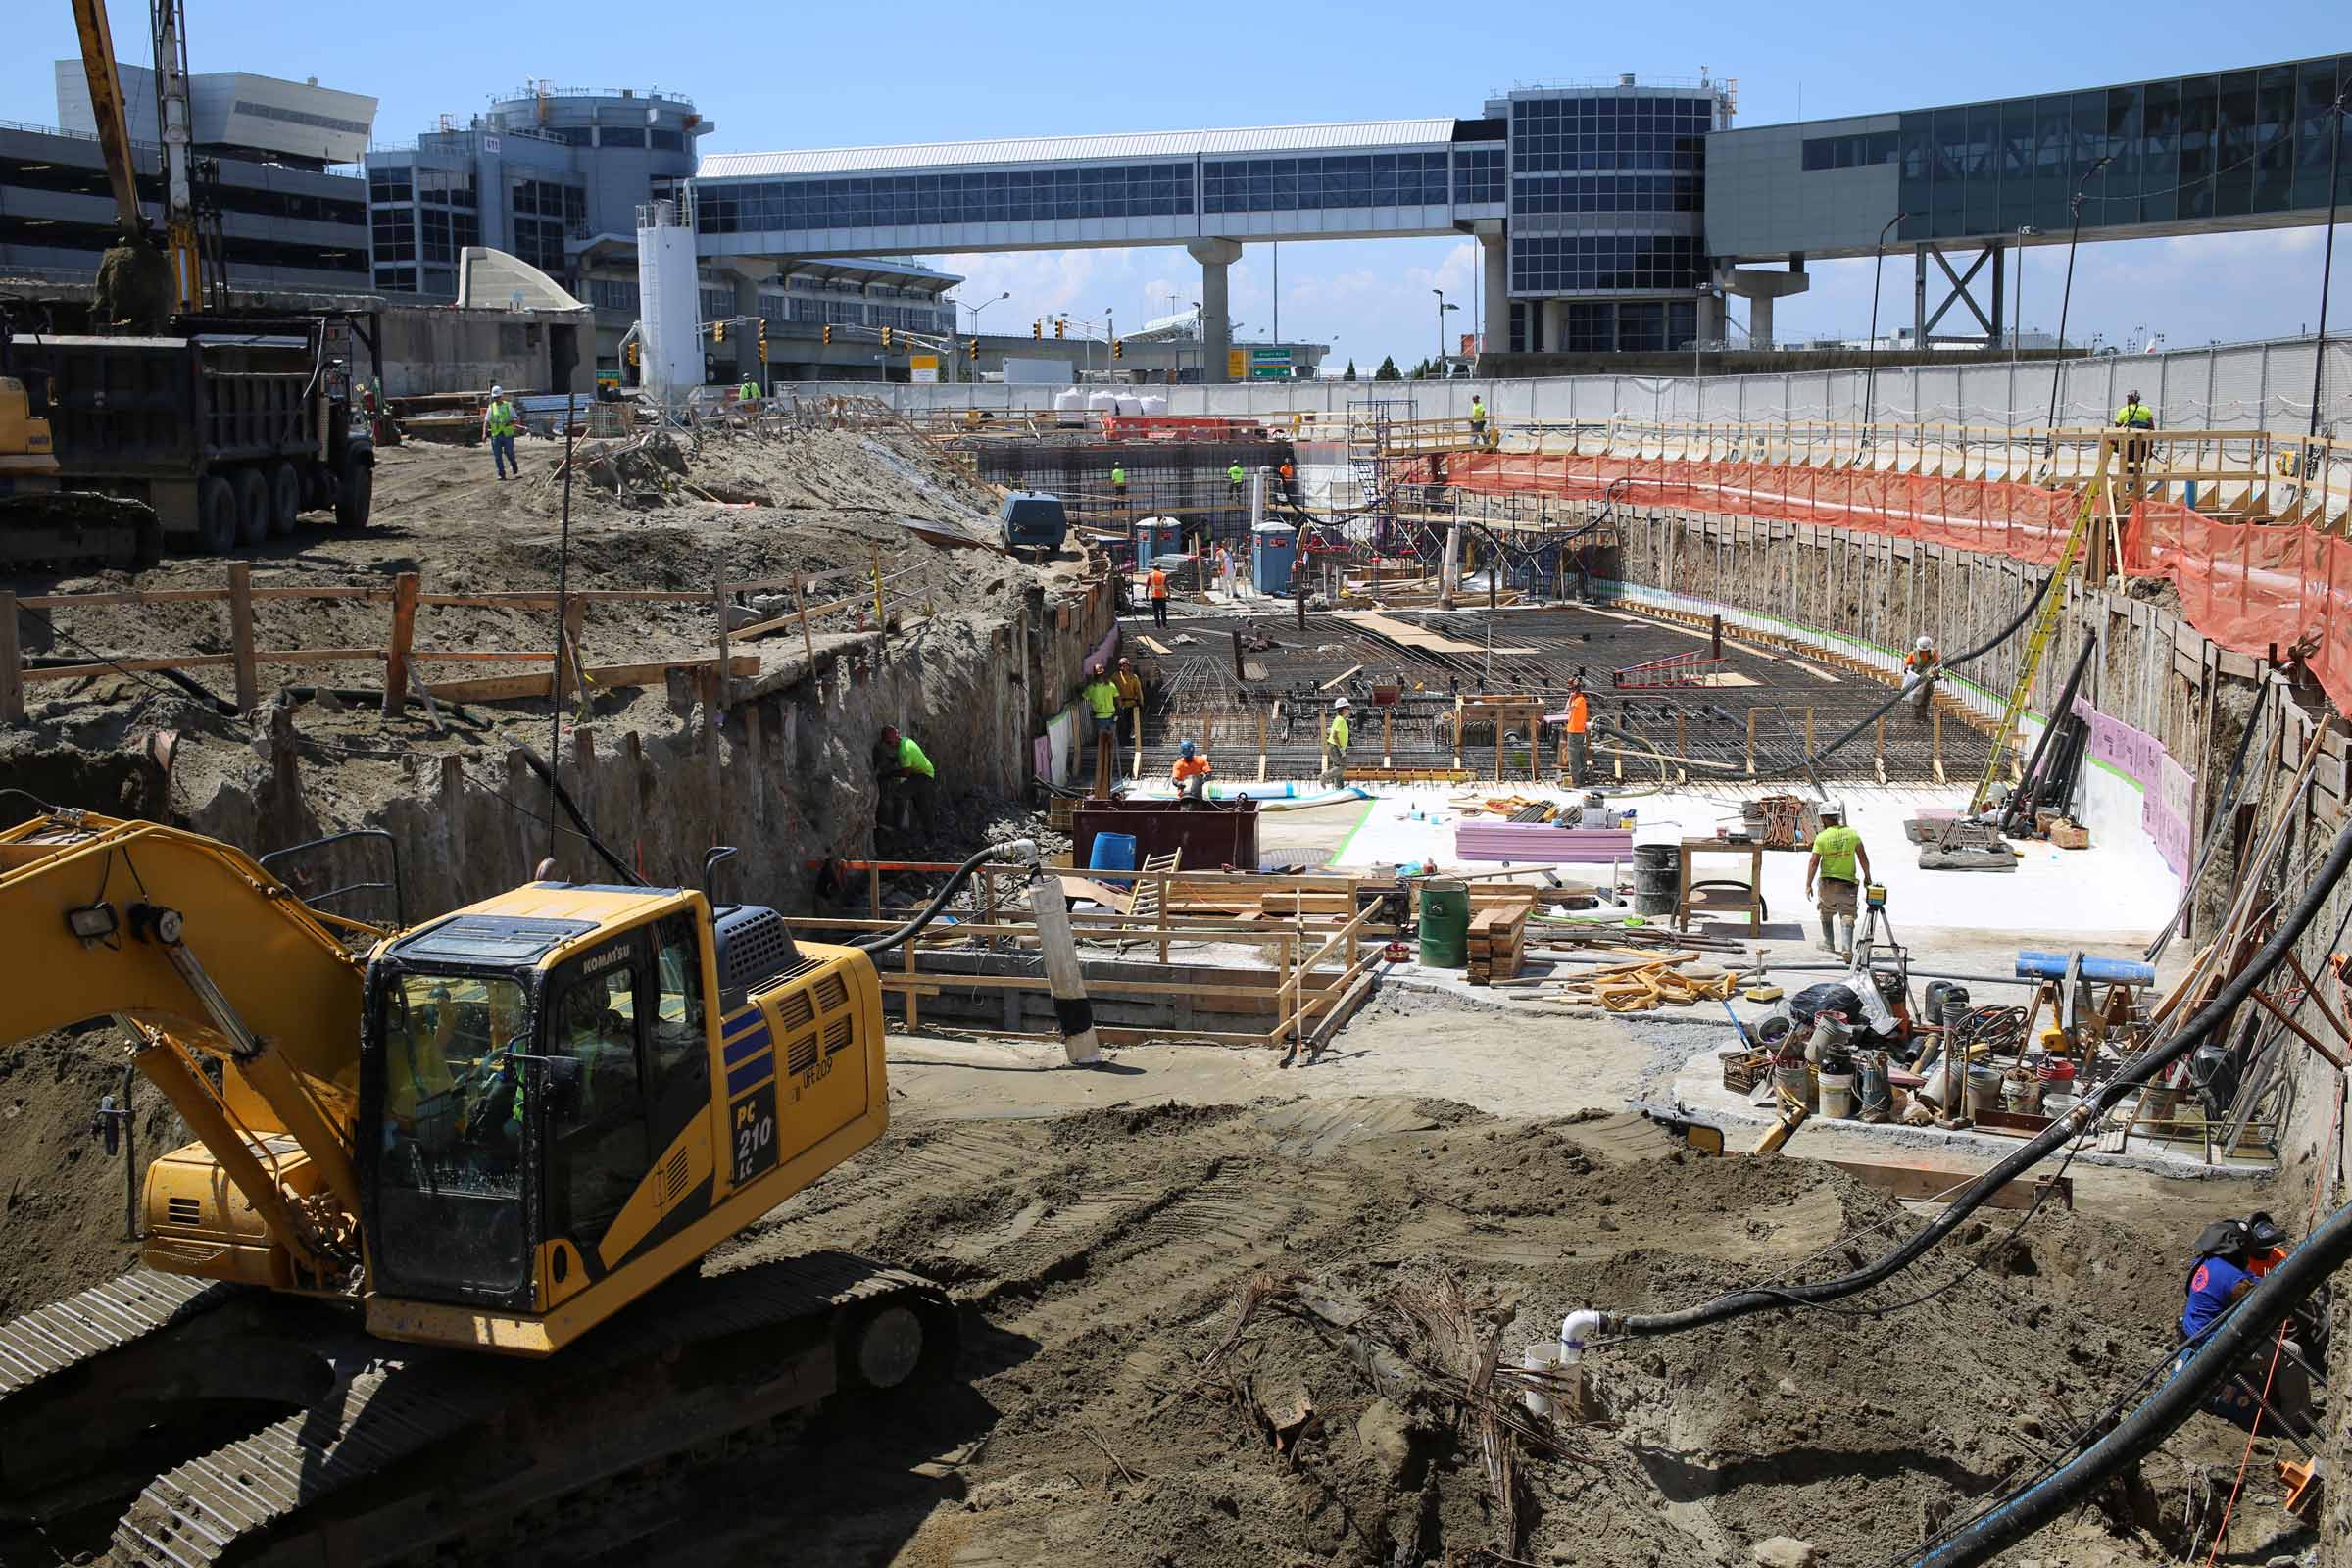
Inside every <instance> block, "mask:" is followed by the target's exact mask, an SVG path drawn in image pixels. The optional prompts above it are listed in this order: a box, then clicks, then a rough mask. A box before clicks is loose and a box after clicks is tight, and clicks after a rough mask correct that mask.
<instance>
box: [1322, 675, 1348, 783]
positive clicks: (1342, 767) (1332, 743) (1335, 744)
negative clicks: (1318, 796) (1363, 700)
mask: <svg viewBox="0 0 2352 1568" xmlns="http://www.w3.org/2000/svg"><path fill="white" fill-rule="evenodd" d="M1323 747H1324V764H1325V765H1324V768H1323V787H1324V788H1326V789H1334V790H1336V789H1341V788H1343V787H1345V786H1346V785H1347V783H1348V699H1347V698H1345V697H1343V698H1341V699H1340V700H1339V701H1338V702H1336V703H1333V704H1332V705H1331V724H1330V727H1329V728H1327V729H1325V730H1324V731H1323Z"/></svg>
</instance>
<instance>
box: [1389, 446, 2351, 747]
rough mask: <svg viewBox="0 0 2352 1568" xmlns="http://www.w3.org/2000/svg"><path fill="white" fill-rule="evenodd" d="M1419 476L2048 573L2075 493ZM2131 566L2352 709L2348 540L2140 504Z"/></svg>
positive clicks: (1746, 475) (2220, 630)
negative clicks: (2296, 652) (1897, 543)
mask: <svg viewBox="0 0 2352 1568" xmlns="http://www.w3.org/2000/svg"><path fill="white" fill-rule="evenodd" d="M1412 471H1413V472H1414V473H1415V474H1416V475H1417V477H1416V478H1415V479H1414V481H1413V482H1420V483H1429V482H1436V483H1444V484H1447V485H1452V486H1455V487H1458V488H1460V489H1464V490H1471V491H1490V492H1494V493H1496V494H1519V495H1549V496H1560V497H1565V498H1570V499H1581V500H1592V501H1599V500H1602V499H1604V498H1606V497H1608V496H1610V495H1611V494H1612V492H1613V493H1614V495H1615V497H1616V498H1617V499H1618V500H1620V501H1621V502H1623V503H1624V504H1625V505H1627V506H1631V507H1677V508H1685V509H1689V510H1692V511H1700V512H1716V513H1726V514H1734V515H1741V516H1749V517H1770V518H1777V519H1780V520H1784V521H1789V522H1801V523H1810V524H1815V525H1818V526H1822V527H1831V528H1850V529H1853V530H1855V531H1857V532H1861V533H1872V534H1885V535H1891V536H1893V537H1895V538H1901V539H1918V540H1924V541H1926V542H1928V543H1930V544H1938V545H1945V546H1949V547H1951V548H1953V549H1958V550H1971V551H1978V552H1982V553H1985V554H1987V555H1999V556H2007V557H2009V558H2010V559H2011V560H2013V561H2022V562H2031V563H2033V564H2037V565H2048V564H2051V563H2053V562H2055V561H2056V560H2057V559H2058V552H2059V550H2060V549H2061V548H2062V547H2063V546H2064V544H2065V542H2066V536H2067V534H2068V532H2069V531H2070V530H2072V528H2073V527H2074V522H2075V515H2076V512H2077V509H2078V508H2080V507H2081V505H2082V496H2081V494H2080V492H2077V491H2073V490H2045V489H2043V488H2042V487H2040V486H2039V485H2034V484H2025V483H2018V482H2015V481H2009V480H1999V479H1946V478H1934V477H1927V476H1922V475H1914V474H1902V473H1885V472H1880V471H1877V470H1873V469H1853V468H1807V467H1794V466H1785V465H1781V464H1771V463H1722V462H1706V461H1692V462H1682V461H1679V460H1676V459H1671V458H1627V457H1610V456H1605V455H1599V456H1584V455H1569V454H1561V455H1550V454H1540V453H1481V454H1456V455H1453V456H1449V457H1447V458H1446V459H1444V460H1443V462H1442V463H1439V462H1434V461H1430V460H1423V461H1422V462H1419V463H1416V464H1414V465H1413V466H1412ZM2124 565H2125V569H2126V571H2128V572H2129V573H2131V575H2133V576H2161V577H2169V578H2170V579H2171V580H2172V581H2173V583H2174V584H2175V585H2176V586H2177V587H2178V588H2179V589H2180V600H2181V605H2182V610H2183V613H2184V614H2185V615H2186V617H2187V619H2188V622H2189V624H2190V625H2192V626H2194V627H2196V629H2197V630H2198V631H2200V632H2202V633H2203V634H2204V635H2206V636H2207V637H2209V638H2211V639H2213V641H2214V642H2216V643H2219V644H2220V645H2221V646H2222V647H2224V648H2228V649H2230V650H2231V651H2233V652H2236V653H2242V654H2262V653H2264V652H2266V651H2267V650H2268V649H2269V648H2270V647H2271V646H2272V645H2273V644H2276V645H2277V646H2278V648H2279V650H2280V651H2281V652H2283V651H2284V650H2286V649H2288V648H2290V647H2300V649H2301V650H2302V651H2303V653H2304V656H2305V662H2307V663H2308V664H2309V665H2310V667H2311V670H2312V673H2313V674H2314V675H2316V676H2317V677H2318V679H2319V681H2320V684H2321V685H2322V687H2323V688H2325V689H2326V691H2327V695H2328V696H2329V697H2330V698H2331V699H2332V700H2333V701H2334V703H2335V705H2336V707H2337V709H2338V710H2339V711H2347V712H2352V542H2347V541H2345V540H2342V539H2337V538H2331V537H2329V536H2327V535H2324V534H2320V533H2317V532H2315V531H2313V530H2311V529H2309V528H2305V527H2300V526H2291V525H2280V524H2276V523H2272V524H2260V523H2245V522H2235V521H2230V520H2227V519H2224V518H2219V517H2210V516H2206V515H2203V514H2201V513H2197V512H2194V511H2191V510H2190V509H2189V508H2187V507H2184V506H2181V505H2180V504H2179V503H2178V502H2171V501H2142V502H2140V503H2138V504H2136V505H2135V506H2134V507H2133V508H2132V513H2131V520H2130V522H2129V524H2128V526H2127V529H2126V532H2125V540H2124Z"/></svg>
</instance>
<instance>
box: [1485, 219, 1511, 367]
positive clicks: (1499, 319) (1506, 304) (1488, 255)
mask: <svg viewBox="0 0 2352 1568" xmlns="http://www.w3.org/2000/svg"><path fill="white" fill-rule="evenodd" d="M1487 224H1488V220H1485V219H1481V220H1480V221H1479V224H1478V244H1479V261H1480V262H1481V263H1483V264H1484V266H1485V268H1486V280H1485V288H1486V307H1487V319H1485V320H1483V321H1481V322H1479V323H1478V330H1479V345H1478V346H1479V349H1480V351H1481V352H1482V353H1485V354H1508V353H1509V352H1510V351H1511V269H1510V243H1509V237H1508V236H1507V235H1505V234H1504V233H1503V231H1502V224H1501V223H1499V222H1496V223H1495V225H1494V229H1495V231H1494V232H1493V233H1491V234H1490V233H1488V232H1487Z"/></svg>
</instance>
